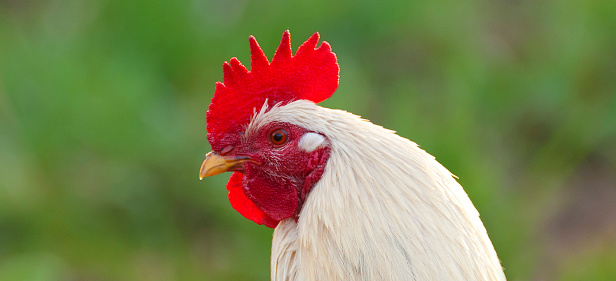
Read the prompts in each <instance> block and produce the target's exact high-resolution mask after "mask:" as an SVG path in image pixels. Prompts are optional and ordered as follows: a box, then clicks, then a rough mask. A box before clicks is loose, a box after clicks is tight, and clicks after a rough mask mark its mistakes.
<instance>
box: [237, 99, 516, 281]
mask: <svg viewBox="0 0 616 281" xmlns="http://www.w3.org/2000/svg"><path fill="white" fill-rule="evenodd" d="M262 112H263V113H260V114H257V115H256V116H255V117H254V119H253V122H251V126H258V124H260V123H262V122H271V121H280V122H288V123H291V124H295V125H298V126H303V127H305V128H307V129H310V130H313V131H315V132H319V133H322V134H323V135H325V136H326V137H327V138H328V140H329V142H330V145H331V154H330V158H329V160H328V163H327V167H326V169H325V174H324V175H323V176H322V178H321V180H320V181H319V182H318V183H317V184H316V186H315V187H314V188H313V190H312V192H311V194H310V195H309V197H308V199H307V201H306V202H305V204H304V207H303V209H302V212H301V214H300V218H299V220H298V222H297V226H296V227H295V228H293V227H289V226H288V225H287V223H291V222H284V223H283V225H281V226H279V228H280V229H281V231H285V232H288V231H289V229H291V231H297V237H298V239H297V243H298V244H297V245H296V248H297V251H298V253H297V257H296V259H297V263H298V264H299V265H298V270H299V273H298V276H301V277H303V278H305V279H304V280H409V279H410V280H504V275H503V272H502V268H501V266H500V263H499V261H498V258H497V256H496V253H495V251H494V248H493V246H492V244H491V242H490V240H489V238H488V236H487V233H486V230H485V228H484V226H483V224H482V223H481V220H480V219H479V214H478V213H477V211H476V210H475V208H474V206H473V205H472V203H471V201H470V200H469V198H468V196H467V195H466V193H465V192H464V190H463V189H462V187H461V186H460V185H459V184H458V183H457V182H456V181H455V179H454V178H453V177H452V174H451V173H450V172H449V171H448V170H447V169H445V168H444V167H443V166H442V165H440V164H439V163H438V162H437V161H436V160H435V159H434V157H433V156H431V155H429V154H428V153H426V152H425V151H423V150H421V149H420V148H418V147H417V145H416V144H415V143H414V142H411V141H409V140H407V139H405V138H402V137H400V136H398V135H396V134H395V132H393V131H391V130H387V129H384V128H382V127H380V126H378V125H374V124H372V123H370V122H369V121H367V120H364V119H361V118H360V117H359V116H356V115H353V114H351V113H348V112H345V111H341V110H332V109H327V108H323V107H320V106H317V105H315V104H313V103H311V102H308V101H296V102H293V103H290V104H287V105H284V106H278V107H273V108H271V109H270V110H269V111H262ZM249 129H250V128H249ZM282 229H284V230H282ZM278 231H279V230H278V228H277V230H276V232H278ZM275 236H276V234H275ZM278 236H281V235H278ZM283 236H284V235H283ZM286 236H292V235H286ZM274 243H276V241H274ZM275 258H276V257H274V256H272V260H274V259H275Z"/></svg>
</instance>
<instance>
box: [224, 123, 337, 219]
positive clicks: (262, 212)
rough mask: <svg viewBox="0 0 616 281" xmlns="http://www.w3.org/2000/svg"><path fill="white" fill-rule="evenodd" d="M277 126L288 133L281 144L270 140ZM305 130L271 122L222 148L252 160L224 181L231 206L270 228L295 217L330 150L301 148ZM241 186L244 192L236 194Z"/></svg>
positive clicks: (318, 177) (317, 178) (316, 179)
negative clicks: (304, 149)
mask: <svg viewBox="0 0 616 281" xmlns="http://www.w3.org/2000/svg"><path fill="white" fill-rule="evenodd" d="M278 129H283V130H285V131H286V132H287V140H286V142H285V143H283V144H274V143H273V142H272V140H271V134H272V132H274V131H276V130H278ZM308 132H309V131H308V130H306V129H304V128H302V127H299V126H295V125H291V124H286V123H272V124H268V125H266V126H265V127H264V128H262V129H260V130H259V132H257V133H255V134H253V135H252V136H251V137H250V139H243V138H238V141H237V142H236V143H235V144H234V145H232V147H233V148H232V149H231V150H229V148H226V149H223V151H224V152H223V153H224V154H225V155H230V156H249V157H250V159H252V161H251V162H246V163H244V164H243V167H240V168H238V169H234V170H237V171H238V172H240V173H241V174H239V173H235V174H234V175H233V176H232V177H231V179H230V180H229V183H228V184H227V188H228V189H229V199H230V201H231V205H232V206H233V207H234V208H235V209H236V210H237V211H238V212H240V213H241V214H242V215H244V216H245V217H246V218H248V219H251V220H253V221H255V222H256V223H259V224H265V225H266V226H269V227H275V226H276V225H277V224H278V222H279V221H281V220H284V219H286V218H291V217H292V218H295V219H296V220H297V219H298V217H299V214H300V211H301V207H302V205H303V203H304V201H305V199H306V197H307V195H308V193H309V192H310V189H311V188H312V187H313V186H314V185H315V184H316V183H317V182H318V181H319V179H320V178H321V176H322V175H323V171H324V169H325V165H326V163H327V159H328V157H329V152H330V149H329V147H327V146H325V147H321V148H318V149H316V150H314V151H312V152H305V151H303V150H302V149H300V148H299V147H298V143H299V140H300V138H301V137H302V136H303V135H304V134H305V133H308ZM239 175H241V177H240V176H239ZM240 185H241V191H243V194H238V191H239V190H238V189H239V188H238V187H239V186H240ZM242 195H244V196H245V197H244V196H242ZM246 198H247V199H249V200H246ZM251 203H252V204H254V205H251ZM255 207H256V208H257V209H258V210H255Z"/></svg>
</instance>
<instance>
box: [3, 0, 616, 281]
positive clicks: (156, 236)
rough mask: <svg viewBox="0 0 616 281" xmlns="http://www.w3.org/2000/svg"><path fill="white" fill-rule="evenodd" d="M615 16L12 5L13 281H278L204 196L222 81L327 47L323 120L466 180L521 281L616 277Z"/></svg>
mask: <svg viewBox="0 0 616 281" xmlns="http://www.w3.org/2000/svg"><path fill="white" fill-rule="evenodd" d="M614 15H616V2H615V1H612V0H587V1H581V0H578V1H574V0H541V1H525V0H521V1H503V0H500V1H481V0H479V1H462V2H460V1H444V0H435V1H387V2H385V1H354V2H348V3H344V2H339V1H319V0H317V1H311V2H297V3H290V2H289V1H268V2H265V1H248V0H227V1H207V0H192V1H183V0H181V1H167V0H149V1H123V0H122V1H120V0H107V1H105V0H91V1H78V0H68V1H61V0H56V1H43V0H0V280H41V281H47V280H50V281H51V280H268V279H269V255H270V253H269V247H270V244H271V233H272V230H271V229H268V228H266V227H263V226H258V225H256V224H254V223H252V222H251V221H248V220H246V219H244V218H242V217H241V216H240V215H239V214H237V213H236V212H235V211H234V210H233V209H232V208H231V207H230V205H229V203H228V200H227V197H226V189H225V188H224V186H225V182H226V177H225V176H218V177H214V178H208V179H207V180H204V181H201V182H200V181H198V180H197V170H198V168H199V165H200V164H201V161H202V160H203V155H204V154H205V153H206V152H207V151H208V150H209V146H208V144H207V141H206V139H205V134H206V132H205V111H206V110H207V106H208V104H209V100H210V98H211V95H212V94H213V90H214V82H216V81H218V80H221V79H222V71H221V63H222V62H223V61H224V60H228V59H229V58H231V57H233V56H237V57H238V58H239V59H240V60H241V61H243V62H244V63H245V64H247V65H248V64H249V49H248V40H247V38H248V36H249V35H251V34H252V35H255V36H256V37H257V39H258V40H259V42H260V44H261V46H262V47H263V49H264V50H265V53H266V54H267V55H268V56H269V57H271V56H272V55H273V52H274V49H275V47H276V46H277V44H278V42H279V40H280V35H281V34H282V32H283V31H284V30H285V29H290V30H291V33H292V37H293V44H294V48H295V47H297V46H299V44H300V43H301V42H303V41H304V40H305V39H307V38H308V36H310V35H311V34H312V33H313V32H315V31H319V32H320V33H321V36H322V39H324V40H327V41H328V42H330V43H331V44H332V46H333V49H334V51H335V52H336V53H337V55H338V58H339V63H340V65H341V80H340V88H339V90H338V91H337V93H336V94H335V95H334V96H333V97H332V98H331V99H330V100H328V101H325V102H323V105H324V106H327V107H332V108H341V109H345V110H348V111H351V112H354V113H356V114H359V115H362V116H364V117H365V118H368V119H370V120H372V121H373V122H375V123H377V124H380V125H383V126H385V127H387V128H391V129H394V130H397V131H398V132H399V134H400V135H402V136H405V137H408V138H410V139H412V140H414V141H416V142H417V143H419V144H420V145H421V146H422V147H423V148H424V149H426V150H427V151H428V152H430V153H432V154H433V155H435V156H436V157H437V159H439V161H440V162H441V163H443V164H444V165H445V166H446V167H448V168H449V169H450V170H451V171H452V172H453V173H455V174H456V175H457V176H459V177H460V182H461V183H462V185H463V186H464V187H465V189H466V190H467V192H468V193H469V196H470V197H471V199H472V200H473V202H474V203H475V205H476V206H477V208H478V209H479V211H480V213H481V214H482V218H483V221H484V223H485V225H486V227H487V229H488V232H489V233H490V237H491V238H492V240H493V243H494V245H495V247H496V249H497V251H498V253H499V257H500V258H501V260H502V263H503V266H504V267H505V269H506V274H507V276H508V278H509V280H613V276H616V267H615V266H614V265H615V264H616V208H615V207H614V205H615V204H614V202H615V201H616V191H615V190H616V32H615V31H616V16H614Z"/></svg>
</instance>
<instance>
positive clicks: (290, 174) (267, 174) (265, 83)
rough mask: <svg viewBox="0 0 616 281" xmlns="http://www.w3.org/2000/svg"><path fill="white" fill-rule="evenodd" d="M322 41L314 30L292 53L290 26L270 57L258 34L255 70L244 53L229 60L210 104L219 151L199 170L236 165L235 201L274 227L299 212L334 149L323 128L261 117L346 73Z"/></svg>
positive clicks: (331, 86) (319, 94) (329, 87)
mask: <svg viewBox="0 0 616 281" xmlns="http://www.w3.org/2000/svg"><path fill="white" fill-rule="evenodd" d="M318 41H319V34H318V33H315V34H313V35H312V36H311V37H310V38H309V39H308V40H307V41H306V42H304V43H303V44H302V45H301V46H300V47H299V49H298V50H297V52H296V54H295V55H293V53H292V49H291V35H290V33H289V31H288V30H287V31H285V32H284V33H283V35H282V40H281V42H280V46H279V47H278V49H277V50H276V53H275V54H274V58H273V59H272V61H271V62H269V61H268V59H267V57H266V56H265V54H264V53H263V50H261V47H259V44H258V43H257V41H256V39H255V38H254V37H252V36H251V37H250V38H249V42H250V51H251V70H250V71H248V70H247V69H246V67H245V66H244V65H242V64H241V63H240V61H239V60H238V59H237V58H232V59H231V60H230V62H229V63H227V62H225V63H224V64H223V82H217V83H216V90H215V92H214V97H213V98H212V103H211V104H210V106H209V109H208V112H207V132H208V133H207V138H208V141H209V142H210V144H211V146H212V151H211V152H210V153H208V154H207V155H206V159H205V161H204V162H203V164H202V165H201V169H200V172H199V177H200V178H203V177H208V176H212V175H216V174H219V173H222V172H225V171H232V172H234V173H233V175H232V176H231V178H230V179H229V182H228V183H227V189H228V190H229V200H230V202H231V205H232V206H233V208H234V209H235V210H237V211H238V212H239V213H240V214H242V215H243V216H244V217H246V218H248V219H250V220H252V221H254V222H256V223H258V224H264V225H266V226H268V227H272V228H274V227H276V226H277V224H278V222H279V221H281V220H283V219H286V218H295V219H297V218H298V216H299V212H300V210H301V206H302V204H303V202H304V200H305V199H306V196H307V194H308V192H309V191H310V189H311V188H312V186H313V185H314V184H315V183H316V182H317V181H318V180H319V179H320V178H321V175H322V174H323V171H324V168H325V164H326V162H327V159H328V156H329V151H330V148H329V146H328V145H327V144H328V142H327V138H326V137H325V136H323V135H321V134H319V133H318V132H314V131H311V130H309V129H306V128H303V127H300V126H297V125H293V124H291V123H287V122H281V121H280V120H276V121H268V120H266V119H267V118H260V119H259V118H258V117H259V116H262V115H263V114H264V113H265V112H267V111H269V110H271V109H272V108H276V107H280V106H284V105H286V104H288V103H291V102H293V101H296V100H308V101H312V102H314V103H318V102H321V101H323V100H325V99H327V98H329V97H330V96H331V95H332V94H333V92H334V91H335V90H336V88H337V87H338V78H339V67H338V63H337V61H336V55H335V54H334V53H333V52H332V51H331V47H330V45H329V44H328V43H327V42H323V43H322V44H321V45H320V46H319V47H318V48H317V43H318ZM264 119H265V120H264ZM257 123H258V124H257Z"/></svg>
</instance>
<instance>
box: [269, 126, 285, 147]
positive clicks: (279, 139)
mask: <svg viewBox="0 0 616 281" xmlns="http://www.w3.org/2000/svg"><path fill="white" fill-rule="evenodd" d="M287 138H288V136H287V131H285V130H283V129H277V130H274V131H273V132H272V133H271V134H270V141H272V143H273V144H275V145H281V144H284V143H285V142H287Z"/></svg>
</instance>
